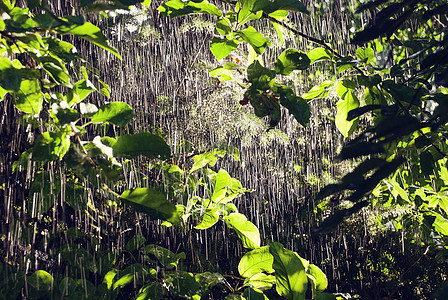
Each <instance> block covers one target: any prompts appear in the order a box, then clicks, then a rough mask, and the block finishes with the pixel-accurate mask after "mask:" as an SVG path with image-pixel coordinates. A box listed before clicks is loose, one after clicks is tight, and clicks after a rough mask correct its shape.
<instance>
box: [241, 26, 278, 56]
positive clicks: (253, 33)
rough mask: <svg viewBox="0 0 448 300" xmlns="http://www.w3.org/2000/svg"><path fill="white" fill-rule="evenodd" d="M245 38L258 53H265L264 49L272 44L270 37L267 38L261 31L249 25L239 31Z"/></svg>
mask: <svg viewBox="0 0 448 300" xmlns="http://www.w3.org/2000/svg"><path fill="white" fill-rule="evenodd" d="M237 33H238V34H239V35H240V36H241V37H242V38H243V40H245V41H246V42H248V43H249V44H250V45H251V46H252V48H253V49H254V50H255V52H256V53H257V54H263V52H264V49H265V48H266V47H267V46H270V45H271V43H270V42H269V39H268V38H265V37H264V36H263V35H262V34H261V33H259V32H258V31H257V30H255V28H253V27H252V26H248V27H247V28H246V29H244V30H242V31H238V32H237Z"/></svg>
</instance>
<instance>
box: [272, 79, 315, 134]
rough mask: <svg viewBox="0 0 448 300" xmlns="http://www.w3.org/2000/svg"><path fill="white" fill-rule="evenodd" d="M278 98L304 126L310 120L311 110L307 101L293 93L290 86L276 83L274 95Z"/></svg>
mask: <svg viewBox="0 0 448 300" xmlns="http://www.w3.org/2000/svg"><path fill="white" fill-rule="evenodd" d="M277 94H278V97H279V98H280V104H281V105H283V106H284V107H286V108H287V109H288V112H289V113H290V114H292V115H293V116H294V118H295V119H296V120H297V122H299V124H301V125H302V126H304V127H306V126H307V125H308V123H309V121H310V117H311V111H310V106H309V105H308V103H307V102H306V101H305V100H304V99H303V98H300V97H298V96H296V95H295V94H294V92H293V91H292V89H291V88H289V87H287V86H284V85H278V86H277V89H276V95H277Z"/></svg>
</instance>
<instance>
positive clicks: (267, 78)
mask: <svg viewBox="0 0 448 300" xmlns="http://www.w3.org/2000/svg"><path fill="white" fill-rule="evenodd" d="M275 75H276V73H275V71H273V70H270V69H267V68H265V67H263V66H262V65H261V64H260V62H258V61H255V62H254V63H252V64H251V65H250V66H249V67H248V68H247V79H248V80H249V81H250V82H251V83H252V87H253V88H254V89H256V90H259V91H261V92H266V91H267V90H268V89H270V88H271V87H272V86H273V85H274V78H275Z"/></svg>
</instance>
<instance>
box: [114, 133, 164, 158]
mask: <svg viewBox="0 0 448 300" xmlns="http://www.w3.org/2000/svg"><path fill="white" fill-rule="evenodd" d="M112 148H113V154H114V156H122V157H129V158H134V157H137V156H139V155H144V156H146V157H148V158H161V159H168V158H170V156H171V154H170V153H171V152H170V151H171V150H170V147H169V146H168V145H167V144H166V142H165V141H164V140H163V139H162V138H161V137H159V136H157V135H155V134H152V133H149V132H140V133H137V134H132V135H123V136H121V137H119V138H118V141H117V142H116V143H115V144H114V145H113V147H112Z"/></svg>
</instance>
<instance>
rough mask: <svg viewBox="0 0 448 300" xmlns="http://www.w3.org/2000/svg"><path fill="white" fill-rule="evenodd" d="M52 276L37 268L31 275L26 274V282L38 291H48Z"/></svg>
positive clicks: (51, 284)
mask: <svg viewBox="0 0 448 300" xmlns="http://www.w3.org/2000/svg"><path fill="white" fill-rule="evenodd" d="M53 281H54V279H53V276H51V274H50V273H48V272H47V271H44V270H38V271H36V272H34V273H33V274H32V275H30V276H27V280H26V282H27V284H29V285H30V286H32V287H33V288H35V289H36V290H38V291H50V290H51V289H52V287H53Z"/></svg>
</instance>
